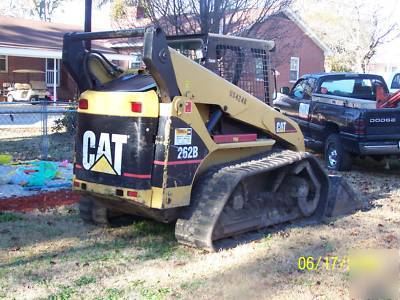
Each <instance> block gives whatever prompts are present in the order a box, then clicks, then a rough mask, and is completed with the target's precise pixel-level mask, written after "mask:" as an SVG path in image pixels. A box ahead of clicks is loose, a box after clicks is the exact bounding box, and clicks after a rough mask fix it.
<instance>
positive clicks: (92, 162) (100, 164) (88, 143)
mask: <svg viewBox="0 0 400 300" xmlns="http://www.w3.org/2000/svg"><path fill="white" fill-rule="evenodd" d="M128 138H129V136H127V135H125V134H111V136H110V134H109V133H104V132H102V133H101V134H100V138H99V140H98V144H97V146H96V134H95V133H94V132H93V131H90V130H88V131H85V133H84V134H83V153H82V165H83V168H84V169H85V170H90V171H94V172H101V173H107V174H112V175H121V164H122V148H123V146H124V144H126V143H127V142H128ZM111 143H114V153H112V151H111ZM90 149H97V151H96V154H94V153H90ZM113 154H114V159H113Z"/></svg>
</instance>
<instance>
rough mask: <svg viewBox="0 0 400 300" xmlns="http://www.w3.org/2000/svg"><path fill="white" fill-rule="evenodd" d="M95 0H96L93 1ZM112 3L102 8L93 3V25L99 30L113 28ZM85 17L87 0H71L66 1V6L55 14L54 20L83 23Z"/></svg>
mask: <svg viewBox="0 0 400 300" xmlns="http://www.w3.org/2000/svg"><path fill="white" fill-rule="evenodd" d="M93 2H94V1H93ZM109 16H110V5H109V4H107V5H105V6H103V7H102V8H101V9H99V8H97V7H96V5H95V4H93V10H92V27H93V29H97V30H106V29H111V23H110V17H109ZM84 19H85V1H84V0H70V1H66V3H65V4H64V6H63V7H62V8H61V9H59V10H58V11H57V13H56V14H55V15H54V16H53V19H52V21H53V22H57V23H64V24H73V25H82V28H83V24H84Z"/></svg>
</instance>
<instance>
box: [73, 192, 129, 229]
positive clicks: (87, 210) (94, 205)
mask: <svg viewBox="0 0 400 300" xmlns="http://www.w3.org/2000/svg"><path fill="white" fill-rule="evenodd" d="M79 214H80V217H81V219H82V220H83V221H84V222H86V223H90V224H96V225H100V226H111V227H118V226H124V225H129V224H132V223H133V221H135V220H136V217H135V216H132V215H127V214H123V213H121V212H119V211H115V210H112V209H110V208H107V207H106V206H105V205H104V204H102V203H101V202H100V201H97V200H96V199H95V198H94V197H90V196H81V198H80V199H79Z"/></svg>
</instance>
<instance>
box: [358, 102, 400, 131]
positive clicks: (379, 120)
mask: <svg viewBox="0 0 400 300" xmlns="http://www.w3.org/2000/svg"><path fill="white" fill-rule="evenodd" d="M365 121H366V124H365V125H366V134H367V135H371V136H382V138H384V136H387V138H388V139H391V138H396V136H397V138H398V137H399V136H400V109H392V108H387V109H368V110H366V114H365ZM384 139H386V138H384Z"/></svg>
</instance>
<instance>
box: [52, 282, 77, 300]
mask: <svg viewBox="0 0 400 300" xmlns="http://www.w3.org/2000/svg"><path fill="white" fill-rule="evenodd" d="M76 292H77V291H76V290H75V289H74V288H72V287H69V286H65V285H62V286H60V287H59V291H58V292H57V293H55V294H51V295H50V296H49V297H47V299H48V300H68V299H71V298H72V296H74V295H75V294H76Z"/></svg>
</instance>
